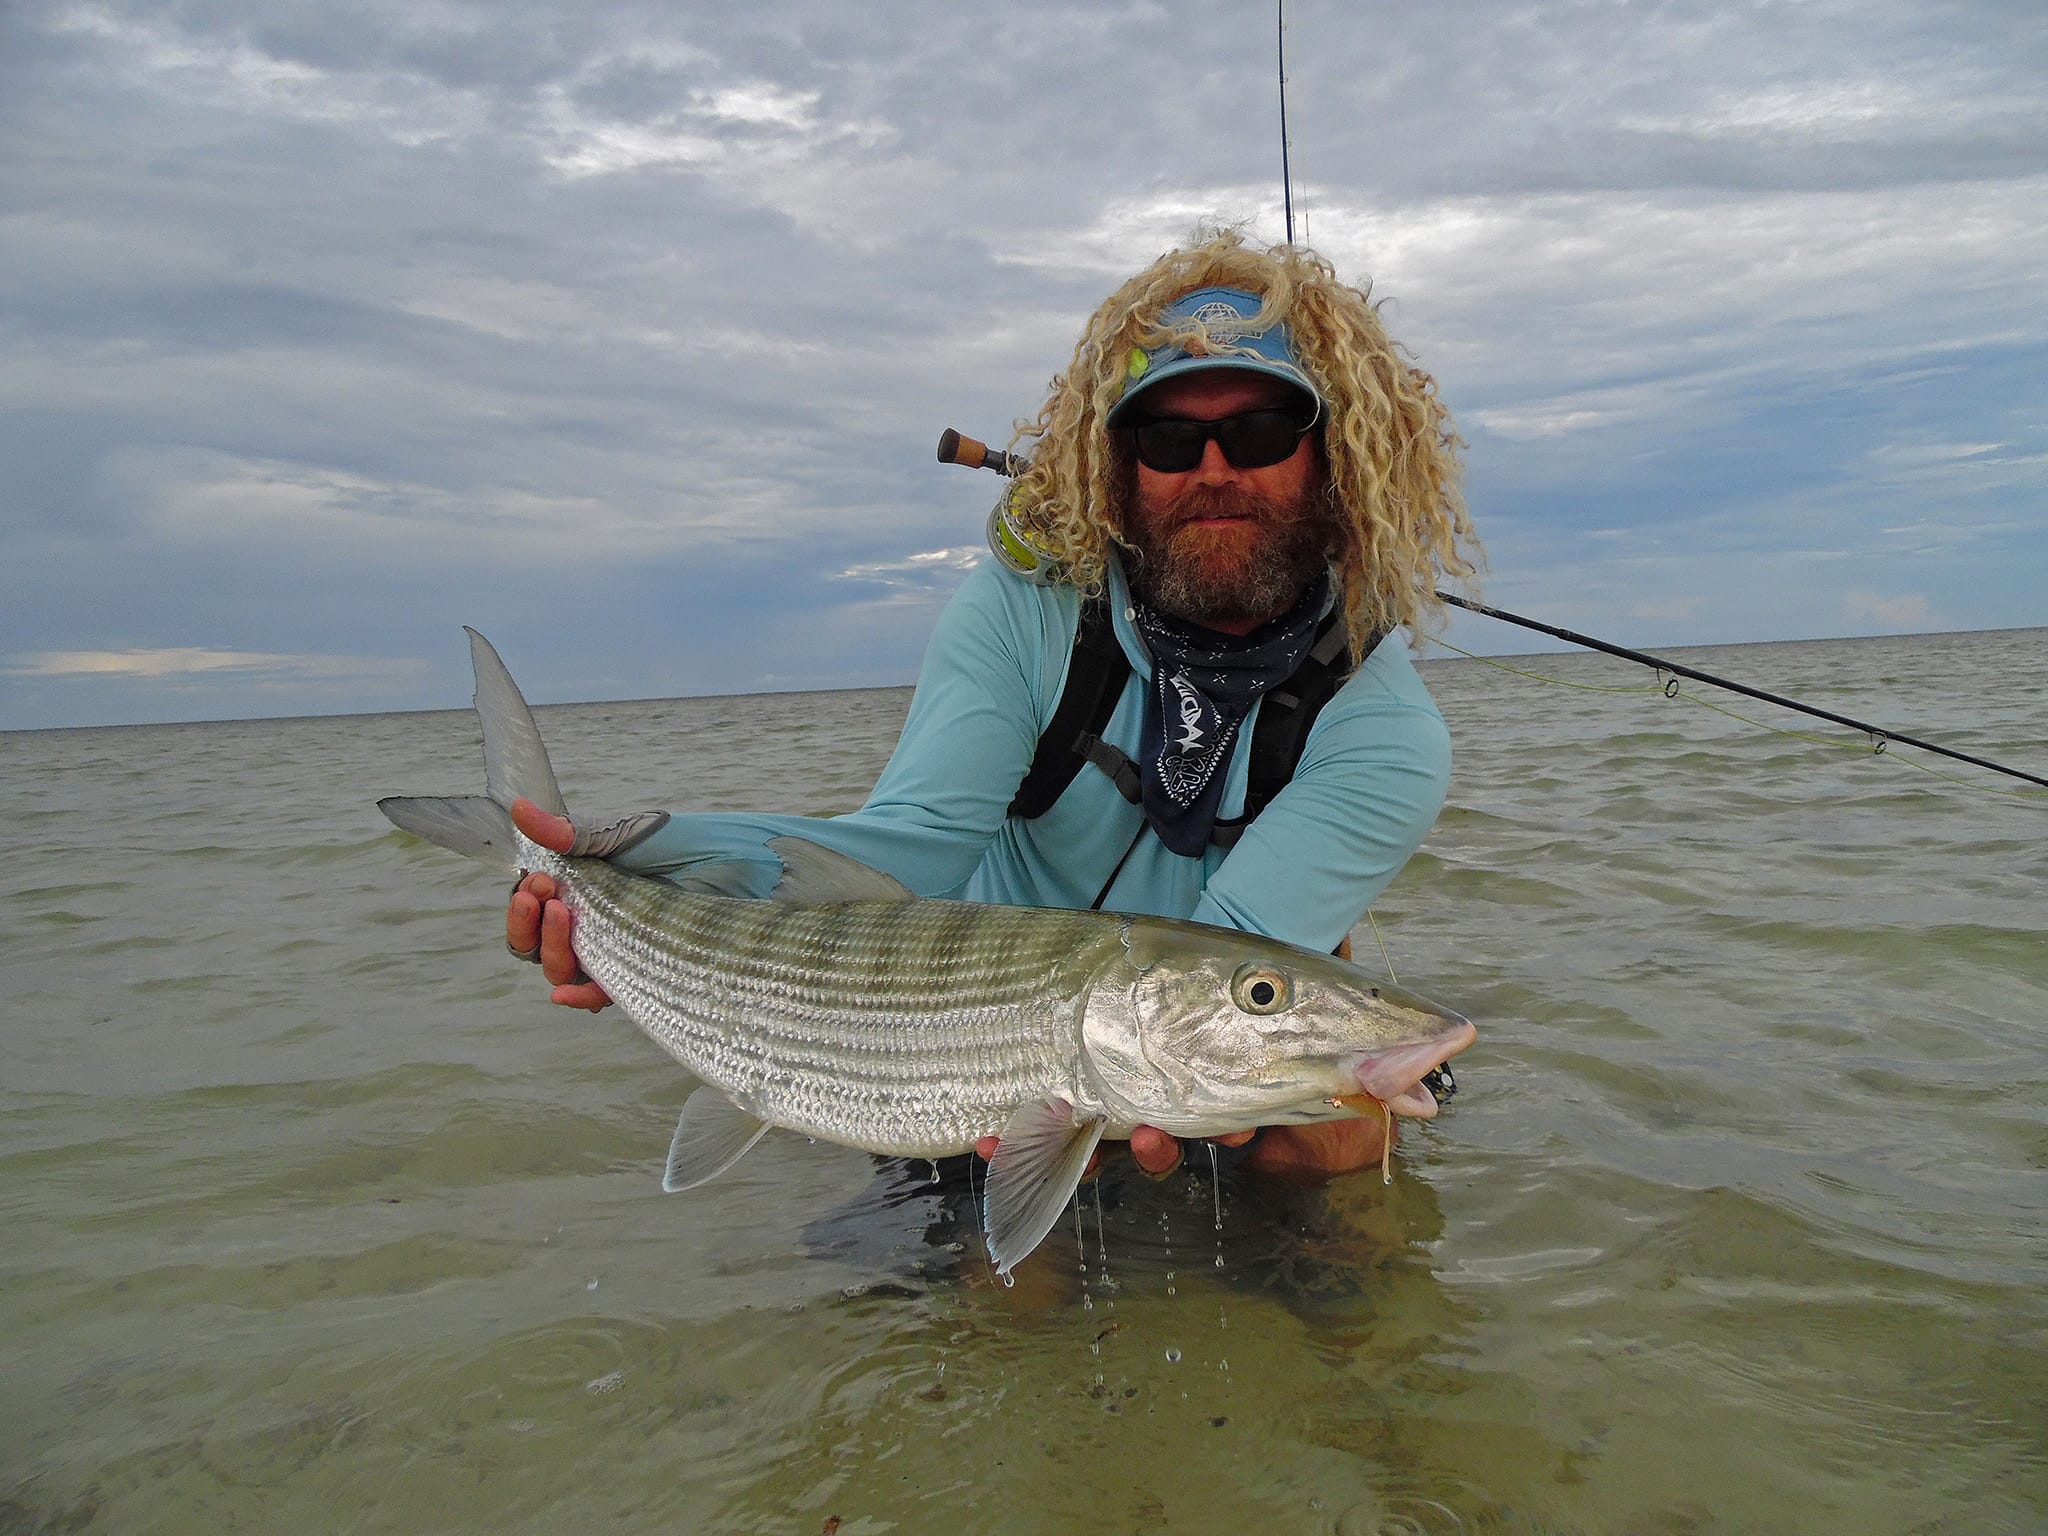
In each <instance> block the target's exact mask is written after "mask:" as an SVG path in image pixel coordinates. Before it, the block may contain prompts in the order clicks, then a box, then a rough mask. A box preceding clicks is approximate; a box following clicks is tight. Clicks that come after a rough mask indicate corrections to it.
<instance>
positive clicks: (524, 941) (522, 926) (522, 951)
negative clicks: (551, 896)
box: [505, 886, 540, 955]
mask: <svg viewBox="0 0 2048 1536" xmlns="http://www.w3.org/2000/svg"><path fill="white" fill-rule="evenodd" d="M505 947H506V948H507V949H509V950H511V951H512V953H513V954H515V955H530V954H532V953H533V952H534V951H535V950H537V949H539V948H540V903H539V902H538V901H536V900H534V898H533V897H532V895H530V894H529V893H528V892H527V890H526V889H525V887H524V886H522V887H521V888H520V889H518V890H516V891H514V892H513V893H512V902H511V905H509V906H508V907H506V908H505Z"/></svg>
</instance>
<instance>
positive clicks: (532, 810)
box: [512, 799, 576, 853]
mask: <svg viewBox="0 0 2048 1536" xmlns="http://www.w3.org/2000/svg"><path fill="white" fill-rule="evenodd" d="M512 825H513V826H515V827H517V828H518V829H519V830H520V831H521V832H524V833H525V834H526V835H527V836H528V837H529V838H531V839H532V840H533V841H534V842H536V843H539V844H540V845H541V847H543V848H552V849H553V850H554V851H555V852H556V853H567V852H568V851H569V845H570V844H571V843H573V842H575V841H576V828H575V826H574V825H573V824H572V823H571V822H570V820H569V818H568V817H566V816H557V815H555V814H554V813H553V812H551V811H544V810H542V809H541V808H540V807H539V806H537V805H535V804H534V803H533V802H532V801H531V800H526V799H520V800H514V801H513V802H512Z"/></svg>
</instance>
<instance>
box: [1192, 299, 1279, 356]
mask: <svg viewBox="0 0 2048 1536" xmlns="http://www.w3.org/2000/svg"><path fill="white" fill-rule="evenodd" d="M1188 318H1189V319H1190V320H1194V321H1197V322H1199V323H1200V325H1201V326H1202V328H1203V329H1204V330H1206V331H1207V332H1208V333H1209V339H1210V340H1211V341H1220V342H1222V343H1223V344H1224V345H1225V346H1232V345H1234V344H1236V343H1237V342H1238V341H1240V340H1241V339H1243V337H1244V336H1245V334H1246V333H1247V332H1251V327H1250V326H1248V325H1246V324H1245V318H1246V317H1245V316H1244V315H1243V314H1241V313H1240V312H1239V311H1238V308H1237V306H1236V305H1234V304H1231V303H1229V302H1227V301H1226V300H1223V299H1211V300H1210V301H1209V302H1208V303H1206V304H1204V305H1202V306H1201V307H1200V308H1198V309H1196V311H1195V312H1194V313H1193V314H1191V315H1189V316H1188ZM1251 334H1254V335H1261V336H1262V335H1264V334H1265V333H1264V332H1263V331H1257V332H1251Z"/></svg>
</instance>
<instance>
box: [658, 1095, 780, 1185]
mask: <svg viewBox="0 0 2048 1536" xmlns="http://www.w3.org/2000/svg"><path fill="white" fill-rule="evenodd" d="M767 1131H768V1122H767V1121H765V1120H758V1119H756V1118H755V1117H754V1116H752V1115H750V1114H748V1113H747V1112H746V1111H745V1110H743V1109H741V1108H739V1107H738V1106H737V1105H735V1104H734V1103H733V1102H732V1100H731V1099H728V1098H727V1097H726V1096H725V1095H724V1094H722V1093H720V1092H719V1091H718V1090H717V1089H716V1088H705V1087H700V1088H699V1089H698V1090H697V1091H696V1092H695V1093H693V1094H691V1095H690V1096H689V1097H688V1098H687V1099H685V1100H684V1101H683V1113H682V1118H680V1119H679V1120H677V1121H676V1134H675V1139H674V1140H673V1141H671V1142H670V1143H669V1144H668V1166H667V1167H666V1168H665V1169H663V1170H662V1175H661V1187H662V1189H663V1191H665V1192H666V1193H668V1194H671V1195H673V1194H676V1193H678V1192H680V1191H682V1190H685V1189H695V1188H696V1187H697V1186H698V1185H699V1184H708V1183H710V1182H711V1180H713V1179H715V1178H717V1177H718V1176H719V1175H720V1174H721V1173H723V1172H725V1170H726V1169H728V1168H730V1167H731V1166H732V1165H733V1164H734V1163H736V1162H738V1161H739V1160H740V1159H741V1158H742V1157H744V1156H745V1155H746V1152H747V1148H749V1147H751V1146H752V1145H753V1144H754V1143H755V1142H757V1141H759V1140H760V1139H761V1138H762V1137H763V1136H764V1135H766V1134H767Z"/></svg>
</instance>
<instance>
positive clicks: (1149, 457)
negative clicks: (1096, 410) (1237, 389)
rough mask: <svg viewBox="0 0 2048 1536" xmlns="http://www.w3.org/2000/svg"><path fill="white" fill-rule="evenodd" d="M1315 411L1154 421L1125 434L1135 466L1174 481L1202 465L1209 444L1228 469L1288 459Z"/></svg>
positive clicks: (1278, 408)
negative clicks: (1134, 451)
mask: <svg viewBox="0 0 2048 1536" xmlns="http://www.w3.org/2000/svg"><path fill="white" fill-rule="evenodd" d="M1320 415H1321V413H1320V412H1319V411H1312V410H1303V409H1302V408H1300V407H1299V406H1291V405H1274V406H1267V407H1266V408H1265V409H1263V410H1257V411H1243V412H1240V413H1239V414H1238V415H1235V416H1221V417H1218V418H1217V419H1216V420H1214V421H1197V420H1195V419H1194V418H1192V417H1188V416H1154V417H1152V418H1151V419H1150V420H1149V421H1140V422H1136V423H1134V424H1133V425H1131V426H1130V427H1129V428H1127V429H1126V430H1127V431H1129V432H1130V434H1131V443H1132V446H1133V447H1135V448H1136V449H1137V451H1138V462H1139V463H1140V464H1142V465H1144V466H1145V467H1146V468H1147V469H1150V470H1155V471H1157V472H1158V473H1160V474H1162V475H1180V474H1185V473H1187V471H1189V470H1191V469H1193V468H1194V467H1195V466H1196V465H1197V464H1199V463H1201V462H1202V455H1203V454H1205V453H1207V452H1208V451H1209V440H1210V439H1211V438H1214V439H1215V441H1216V445H1217V447H1219V448H1221V449H1222V450H1223V457H1224V458H1226V459H1228V460H1229V461H1230V467H1231V468H1232V469H1264V468H1265V467H1266V466H1267V465H1269V464H1278V463H1279V462H1280V461H1281V460H1282V459H1287V458H1291V457H1293V454H1294V450H1295V449H1296V448H1297V447H1298V446H1300V443H1301V440H1302V439H1303V438H1304V437H1306V436H1308V434H1309V433H1310V432H1311V431H1313V430H1314V428H1315V424H1316V420H1317V418H1318V417H1319V416H1320Z"/></svg>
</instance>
